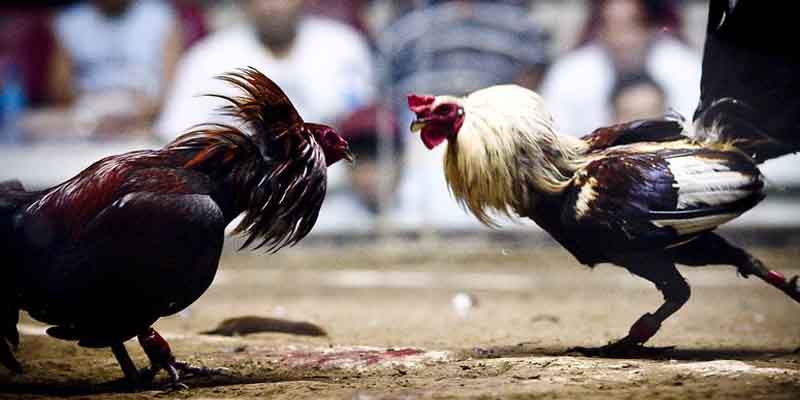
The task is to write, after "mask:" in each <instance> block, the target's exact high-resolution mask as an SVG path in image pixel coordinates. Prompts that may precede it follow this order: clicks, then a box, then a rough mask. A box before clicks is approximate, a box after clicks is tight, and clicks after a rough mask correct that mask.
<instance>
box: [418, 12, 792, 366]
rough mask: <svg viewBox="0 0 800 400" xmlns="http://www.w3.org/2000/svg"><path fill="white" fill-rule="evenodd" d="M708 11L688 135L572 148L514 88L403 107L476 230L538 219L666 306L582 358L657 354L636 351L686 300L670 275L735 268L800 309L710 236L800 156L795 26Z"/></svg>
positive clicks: (681, 131)
mask: <svg viewBox="0 0 800 400" xmlns="http://www.w3.org/2000/svg"><path fill="white" fill-rule="evenodd" d="M733 4H735V6H734V5H733ZM710 7H711V13H710V17H709V24H708V38H707V42H706V47H705V55H704V61H703V79H702V88H701V89H702V97H701V101H700V105H699V107H698V109H697V112H696V116H695V124H694V127H687V126H685V124H684V123H683V120H682V118H680V117H679V116H667V117H665V118H663V119H657V120H639V121H633V122H629V123H624V124H620V125H615V126H611V127H606V128H601V129H598V130H596V131H595V132H593V133H592V134H590V135H588V136H586V137H583V138H581V139H577V138H573V137H570V136H564V135H559V134H558V133H556V131H555V129H554V127H553V121H552V118H551V116H550V115H549V114H548V113H547V112H546V111H545V109H544V105H543V104H542V101H541V99H540V97H539V96H538V95H537V94H536V93H534V92H532V91H529V90H527V89H523V88H521V87H518V86H513V85H506V86H495V87H490V88H487V89H483V90H479V91H477V92H474V93H472V94H470V95H468V96H466V97H463V98H458V97H452V96H437V97H434V96H418V95H413V94H412V95H410V96H409V97H408V104H409V107H410V109H411V110H412V111H413V112H414V113H415V114H416V116H417V119H416V121H414V122H413V123H412V126H411V129H412V131H418V130H419V131H421V138H422V141H423V143H424V144H425V146H427V147H428V148H433V147H435V146H437V145H439V144H441V143H443V142H444V141H447V142H448V146H447V151H446V153H445V160H444V170H445V176H446V179H447V182H448V185H449V186H450V188H451V190H452V192H453V194H454V196H455V197H456V198H457V199H458V200H460V201H461V202H462V203H463V204H464V205H466V207H467V208H468V209H469V210H470V211H471V212H472V213H473V214H474V215H475V216H476V217H477V218H478V219H479V220H480V221H482V222H483V223H485V224H487V225H493V224H494V223H493V222H494V221H493V216H492V213H493V212H494V213H500V214H506V215H518V216H520V217H527V218H530V219H532V220H533V221H535V222H536V223H537V224H538V225H539V226H541V227H542V228H544V229H545V230H546V231H548V232H549V233H550V234H551V235H552V236H553V238H554V239H555V240H556V241H558V242H559V243H560V244H561V245H563V246H564V247H565V248H566V249H567V250H568V251H569V252H570V253H571V254H572V255H573V256H575V258H576V259H577V260H578V261H579V262H581V263H583V264H586V265H588V266H594V265H595V264H598V263H613V264H616V265H618V266H622V267H624V268H626V269H628V270H629V271H630V272H631V273H633V274H635V275H637V276H640V277H642V278H644V279H647V280H648V281H650V282H652V283H653V284H655V286H656V288H658V290H660V291H661V292H662V294H663V296H664V303H663V305H662V306H661V307H659V308H658V309H657V310H656V311H655V312H653V313H647V314H644V315H643V316H642V317H641V318H639V319H638V320H637V321H636V322H635V323H634V324H633V326H632V327H631V328H630V331H629V333H628V335H627V336H625V337H624V338H622V339H621V340H619V341H616V342H612V343H611V344H609V345H607V346H603V347H601V348H592V349H585V348H581V349H578V350H580V351H583V352H584V353H588V354H600V355H624V354H631V353H650V352H652V351H653V350H654V349H648V348H645V347H643V346H642V344H643V343H645V342H646V341H647V340H648V339H650V338H651V337H652V336H653V335H655V334H656V332H657V331H658V329H659V328H660V326H661V324H662V322H663V321H664V320H665V319H667V318H668V317H669V316H670V315H672V314H673V313H675V312H676V311H678V309H680V308H681V306H683V304H684V303H686V301H687V300H688V299H689V295H690V289H689V285H688V284H687V282H686V281H685V280H684V278H683V277H682V276H681V275H680V273H679V272H678V270H677V269H676V268H675V264H676V263H679V264H684V265H690V266H704V265H710V264H724V265H732V266H734V267H736V268H737V269H738V272H739V273H740V274H741V275H742V276H745V277H747V276H750V275H755V276H757V277H759V278H761V279H763V280H764V281H765V282H767V283H769V284H770V285H772V286H774V287H776V288H778V289H780V290H781V291H783V292H784V293H786V294H787V295H789V296H790V297H791V298H792V299H794V300H795V301H798V302H800V290H798V278H797V277H794V278H792V279H790V280H787V279H785V278H784V276H783V275H781V274H780V273H779V272H776V271H771V270H769V269H767V268H766V267H765V266H764V265H763V263H762V262H761V261H759V260H757V259H756V258H755V257H753V256H752V255H750V254H749V253H748V252H747V251H745V250H743V249H741V248H739V247H736V246H734V245H733V244H731V243H729V242H728V241H726V240H725V239H723V238H722V237H721V236H719V235H717V234H716V233H714V232H713V230H714V229H715V228H716V227H717V226H719V225H720V224H723V223H725V222H727V221H730V220H731V219H734V218H736V217H737V216H739V215H740V214H742V213H744V212H745V211H747V210H749V209H750V208H752V207H753V206H755V205H756V204H757V203H758V202H760V201H761V200H762V199H763V198H764V193H763V187H764V178H763V177H762V175H761V173H760V171H759V168H758V163H760V162H763V161H765V160H767V159H770V158H773V157H777V156H779V155H783V154H787V153H791V152H796V151H798V150H800V140H799V139H798V138H800V135H798V132H800V87H798V86H799V84H800V79H798V77H797V73H798V71H800V63H798V57H797V56H798V51H797V46H792V45H786V44H785V42H784V41H783V39H784V38H785V37H792V35H786V36H783V34H784V33H787V32H786V31H789V30H790V29H789V27H792V26H794V21H793V20H791V19H792V18H793V13H792V12H790V10H788V9H787V8H786V7H788V6H787V5H783V4H781V5H779V4H776V3H774V2H758V1H755V0H739V1H736V2H729V1H727V0H718V1H717V0H714V1H712V2H711V4H710Z"/></svg>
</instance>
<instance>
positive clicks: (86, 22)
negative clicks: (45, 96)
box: [28, 0, 182, 135]
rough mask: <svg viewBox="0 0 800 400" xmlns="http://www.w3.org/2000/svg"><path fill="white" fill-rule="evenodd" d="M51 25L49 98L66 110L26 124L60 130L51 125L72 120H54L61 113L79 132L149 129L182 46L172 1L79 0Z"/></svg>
mask: <svg viewBox="0 0 800 400" xmlns="http://www.w3.org/2000/svg"><path fill="white" fill-rule="evenodd" d="M54 26H55V33H56V41H57V43H56V46H55V47H54V52H53V56H52V57H53V59H52V63H51V67H50V71H49V79H48V82H49V84H50V85H49V97H50V99H51V100H52V101H54V102H56V103H57V104H61V105H64V106H68V107H69V108H68V109H66V111H65V112H63V113H62V114H60V115H59V114H58V112H55V113H50V114H49V115H47V113H44V115H38V117H39V118H37V115H34V116H33V117H32V119H31V120H29V121H28V129H30V130H32V131H34V134H37V133H44V134H48V133H50V132H58V133H59V134H60V133H63V131H64V129H53V128H54V127H55V126H58V125H62V126H64V125H67V124H66V123H59V118H58V117H55V118H54V117H53V115H59V116H61V117H64V118H65V119H66V121H69V120H72V119H76V120H79V121H80V123H79V126H78V127H76V131H78V132H79V133H81V134H100V135H108V134H114V135H119V134H125V133H130V132H138V133H146V132H148V130H149V129H148V127H149V123H150V121H152V119H153V117H154V116H155V113H156V111H157V110H158V107H159V105H160V103H161V98H162V92H163V90H164V88H165V86H166V84H167V83H168V82H169V80H170V78H171V75H172V70H173V66H174V64H175V62H176V61H177V58H178V56H179V54H180V51H181V46H182V37H181V32H180V29H179V28H178V27H177V26H178V25H177V24H176V18H175V16H174V14H173V10H172V8H171V7H170V6H169V4H168V3H165V2H162V1H155V0H93V1H88V2H80V3H78V4H76V5H74V6H71V7H69V8H67V9H66V10H64V11H62V12H60V13H59V14H58V15H57V16H56V18H55V21H54ZM62 111H63V110H62ZM66 121H65V122H66Z"/></svg>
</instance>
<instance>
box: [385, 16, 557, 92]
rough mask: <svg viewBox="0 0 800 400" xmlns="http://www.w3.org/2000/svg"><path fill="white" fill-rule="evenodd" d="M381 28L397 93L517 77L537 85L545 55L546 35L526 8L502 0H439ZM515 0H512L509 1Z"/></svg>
mask: <svg viewBox="0 0 800 400" xmlns="http://www.w3.org/2000/svg"><path fill="white" fill-rule="evenodd" d="M435 3H436V4H435V5H432V6H429V7H427V8H422V9H414V10H411V11H409V12H408V13H406V14H405V15H403V16H402V17H401V18H400V19H398V20H397V21H396V22H394V23H392V24H391V25H390V26H389V28H388V29H387V30H386V31H384V32H382V33H381V35H380V37H379V39H378V47H379V49H380V51H381V53H382V54H383V55H384V56H385V57H386V58H387V63H388V65H387V67H388V71H387V73H388V77H387V78H388V80H389V81H390V82H391V84H393V85H394V86H395V88H396V89H397V90H398V91H399V92H400V93H405V92H408V91H411V90H417V91H419V90H426V91H429V92H435V93H449V94H452V95H463V94H466V93H469V92H472V91H474V90H477V89H479V88H482V87H486V86H491V85H496V84H500V83H510V82H515V81H524V82H528V85H529V86H532V87H533V88H535V87H536V86H538V79H536V78H534V79H531V78H530V75H540V74H541V73H542V71H543V70H544V66H545V64H546V63H547V61H548V57H547V52H546V48H545V43H544V39H545V36H544V35H543V34H542V32H541V31H540V30H539V29H538V28H537V26H536V25H535V24H534V23H533V21H532V20H531V18H530V16H529V15H528V10H527V9H525V8H523V7H520V6H517V5H513V4H507V3H505V2H488V1H438V2H435ZM512 3H516V2H512Z"/></svg>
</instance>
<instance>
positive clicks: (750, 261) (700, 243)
mask: <svg viewBox="0 0 800 400" xmlns="http://www.w3.org/2000/svg"><path fill="white" fill-rule="evenodd" d="M673 252H674V256H675V257H674V259H675V261H676V262H678V263H680V264H685V265H692V266H701V265H710V264H727V265H733V266H735V267H736V268H737V269H738V270H739V274H741V275H742V276H743V277H745V278H747V277H749V276H750V275H755V276H757V277H759V278H761V279H762V280H763V281H764V282H767V283H769V284H770V285H772V286H774V287H775V288H777V289H778V290H780V291H782V292H784V293H786V295H788V296H789V297H791V298H792V299H793V300H794V301H796V302H798V303H800V288H798V276H794V277H792V278H791V279H786V278H785V277H784V276H783V274H781V273H780V272H778V271H773V270H770V269H769V268H767V267H765V266H764V263H762V262H761V260H759V259H758V258H756V257H754V256H753V255H752V254H750V253H748V252H747V251H746V250H744V249H742V248H740V247H737V246H734V245H733V244H731V243H730V242H728V241H727V240H725V239H724V238H723V237H721V236H719V235H717V234H715V233H706V234H703V235H702V236H700V237H698V238H697V239H695V240H693V241H691V242H689V243H687V244H686V245H684V246H681V247H679V248H676V249H675V250H673Z"/></svg>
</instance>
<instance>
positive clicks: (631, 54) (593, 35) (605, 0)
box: [541, 0, 700, 136]
mask: <svg viewBox="0 0 800 400" xmlns="http://www.w3.org/2000/svg"><path fill="white" fill-rule="evenodd" d="M594 4H595V5H594V7H593V8H592V10H593V15H592V16H590V19H589V21H590V23H589V26H590V27H589V28H587V36H588V38H589V39H588V41H587V42H586V44H584V45H583V46H581V47H579V48H578V49H576V50H574V51H572V52H571V53H568V54H566V55H564V56H563V57H561V58H560V59H558V60H556V62H555V63H554V65H553V66H552V68H551V69H550V71H549V72H548V74H547V76H546V77H545V80H544V82H543V84H542V90H541V92H542V95H543V96H544V98H545V100H546V102H547V105H548V107H549V108H550V111H551V112H552V113H553V114H554V116H555V118H556V122H557V123H558V125H559V126H560V128H561V131H562V132H564V133H567V134H572V135H576V136H581V135H584V134H587V133H589V132H591V131H592V130H594V129H595V128H597V127H599V126H603V125H607V124H609V123H611V121H612V110H611V109H610V107H609V104H608V101H607V99H608V98H609V94H610V92H611V90H612V86H613V85H614V79H615V77H616V76H618V75H620V74H624V73H626V72H629V71H639V70H644V71H646V72H647V73H648V74H649V75H650V76H652V77H653V80H655V82H657V83H658V85H659V86H661V87H662V88H663V90H664V93H665V98H666V105H667V107H670V108H673V109H675V110H676V111H678V112H680V113H681V114H683V115H691V113H692V112H693V111H694V108H695V106H696V105H697V100H698V98H699V96H700V56H699V53H698V52H696V51H695V50H694V49H691V48H689V47H688V46H686V45H685V44H683V43H682V42H681V41H679V40H678V39H677V38H676V35H674V34H673V33H674V27H675V26H677V25H678V23H677V22H675V18H676V17H675V16H676V15H678V13H677V12H675V11H674V9H673V8H670V7H668V6H671V7H674V5H675V2H674V1H670V2H667V1H658V2H656V1H650V0H595V3H594ZM670 10H671V11H670ZM668 11H669V12H668ZM663 15H667V16H668V17H663ZM591 21H596V22H591ZM662 21H666V22H663V23H664V24H665V25H662ZM593 25H594V27H592V26H593ZM663 26H666V27H667V28H668V30H666V31H664V30H661V28H662V27H663ZM670 29H671V30H670Z"/></svg>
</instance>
